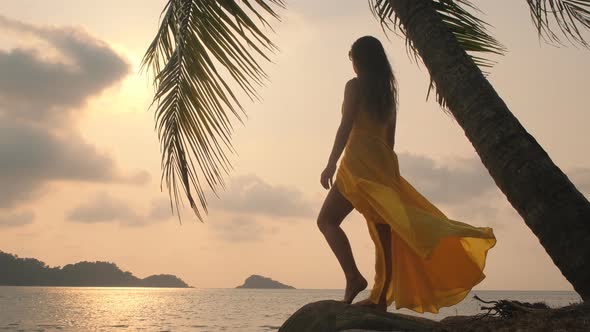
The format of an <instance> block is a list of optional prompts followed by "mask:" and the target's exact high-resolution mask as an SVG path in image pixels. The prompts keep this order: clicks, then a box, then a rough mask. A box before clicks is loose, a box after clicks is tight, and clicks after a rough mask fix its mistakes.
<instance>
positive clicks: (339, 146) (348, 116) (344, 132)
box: [320, 78, 359, 189]
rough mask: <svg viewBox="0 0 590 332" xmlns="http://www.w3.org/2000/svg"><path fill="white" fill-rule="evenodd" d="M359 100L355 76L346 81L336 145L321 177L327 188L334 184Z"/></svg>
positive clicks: (323, 184) (335, 140)
mask: <svg viewBox="0 0 590 332" xmlns="http://www.w3.org/2000/svg"><path fill="white" fill-rule="evenodd" d="M358 102H359V86H358V80H357V79H356V78H353V79H351V80H350V81H348V82H347V83H346V87H345V88H344V101H343V103H342V119H341V120H340V126H338V131H337V132H336V137H335V138H334V145H333V146H332V152H331V153H330V157H329V158H328V165H327V166H326V168H325V169H324V171H323V172H322V175H321V179H320V182H321V183H322V186H323V187H324V188H326V189H328V188H330V186H331V185H332V177H333V176H334V173H335V172H336V163H337V162H338V159H340V155H342V151H344V147H345V146H346V141H347V140H348V135H349V134H350V131H351V130H352V125H353V123H354V117H355V116H356V113H357V112H358V108H359V107H358V106H359V105H358Z"/></svg>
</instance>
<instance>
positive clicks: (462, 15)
mask: <svg viewBox="0 0 590 332" xmlns="http://www.w3.org/2000/svg"><path fill="white" fill-rule="evenodd" d="M368 1H369V6H370V8H371V11H372V13H373V15H374V16H375V17H376V18H377V19H379V22H380V23H381V26H382V27H383V29H384V30H385V29H387V30H390V31H400V32H401V33H402V35H403V36H405V37H406V46H407V50H408V53H409V55H410V56H411V57H413V58H414V60H415V61H417V60H418V58H419V55H418V52H417V51H416V49H415V48H414V46H413V45H412V42H411V40H410V39H409V38H407V35H406V34H405V28H404V27H403V26H402V25H401V23H400V21H399V20H398V19H397V17H396V15H395V11H394V10H393V7H392V6H391V2H390V1H389V0H368ZM431 1H432V6H433V7H434V9H435V10H436V11H437V12H438V14H439V15H440V16H441V19H442V21H443V23H444V24H445V25H446V26H447V27H448V28H449V30H450V31H451V33H452V34H453V35H454V36H455V37H456V38H457V41H458V42H459V44H460V45H461V46H462V47H463V49H464V50H465V51H466V52H467V54H468V55H469V56H470V57H471V59H472V60H473V62H474V63H475V64H477V65H478V67H479V68H480V69H481V70H482V72H483V73H484V74H487V70H488V69H489V68H491V67H492V66H493V65H494V63H495V62H494V61H493V60H491V59H490V58H488V57H487V56H486V55H485V54H488V55H489V54H495V55H503V54H504V53H505V52H506V49H505V47H504V46H503V45H502V44H500V42H498V40H496V39H495V38H494V37H493V36H492V35H490V34H489V32H488V29H487V28H488V27H489V26H490V25H489V24H487V23H486V22H485V21H483V20H482V19H480V18H478V17H477V16H475V15H474V14H472V13H471V11H474V12H478V13H481V11H480V10H479V9H478V8H477V7H475V6H474V5H473V4H472V3H471V1H470V0H431ZM434 88H435V86H434V83H433V82H432V81H431V82H430V85H429V87H428V93H427V98H428V96H429V95H430V91H431V90H432V89H434ZM436 97H437V101H438V103H439V104H440V105H441V106H443V108H444V107H445V101H444V99H443V98H442V97H441V96H440V95H439V94H437V96H436Z"/></svg>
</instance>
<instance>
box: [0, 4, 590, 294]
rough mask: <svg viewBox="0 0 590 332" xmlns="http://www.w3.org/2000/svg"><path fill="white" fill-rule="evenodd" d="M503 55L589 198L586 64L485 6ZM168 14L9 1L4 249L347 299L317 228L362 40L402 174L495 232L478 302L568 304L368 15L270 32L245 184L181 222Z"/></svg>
mask: <svg viewBox="0 0 590 332" xmlns="http://www.w3.org/2000/svg"><path fill="white" fill-rule="evenodd" d="M476 3H477V4H478V5H479V6H480V9H481V10H482V11H483V12H484V14H482V15H484V16H483V18H484V19H485V20H486V21H487V22H489V23H490V24H491V25H492V27H491V32H492V33H493V35H494V36H495V37H496V38H497V39H499V40H500V42H501V43H502V44H503V45H505V46H506V48H507V53H506V55H504V56H502V57H493V58H492V59H494V60H496V61H497V64H496V65H495V67H494V68H493V69H491V71H490V75H489V76H488V78H489V80H490V81H491V83H492V84H493V86H494V87H495V88H496V90H497V91H498V93H499V95H500V96H501V97H502V98H503V99H504V101H505V102H506V103H507V105H508V107H509V108H510V109H511V111H512V112H513V113H514V114H515V115H516V117H517V118H518V119H519V120H520V121H521V123H522V124H523V125H524V127H525V128H526V129H527V130H528V131H529V133H531V134H532V135H533V136H534V137H535V138H536V139H537V141H538V142H539V143H540V144H541V145H542V146H543V147H544V148H545V149H546V151H547V152H548V153H549V155H550V156H551V158H552V159H553V161H554V162H555V163H556V164H557V165H558V166H559V167H560V168H561V169H562V170H563V171H564V172H565V173H566V174H567V175H568V176H569V177H570V179H571V180H572V182H573V183H574V184H575V185H576V186H577V188H578V189H579V190H580V191H582V192H583V193H584V194H585V195H586V197H588V195H590V155H588V154H587V153H585V152H586V151H588V149H589V146H588V142H590V131H588V129H587V124H588V123H590V114H589V112H588V106H587V87H588V86H589V85H590V61H588V60H590V58H589V57H588V55H589V54H590V53H589V52H590V51H588V50H585V49H581V48H577V47H573V46H569V47H557V46H555V45H549V44H546V43H544V42H542V41H540V40H539V38H538V37H537V35H536V31H535V29H534V27H533V24H532V22H531V20H530V18H529V13H528V8H527V7H526V2H525V1H512V2H511V4H510V6H511V8H510V10H506V8H505V7H506V6H507V5H506V4H501V3H497V2H490V1H487V2H486V1H477V2H476ZM164 4H165V1H163V0H126V1H123V2H121V1H115V0H104V1H100V2H94V1H93V2H91V1H78V0H54V1H51V2H49V1H41V0H21V1H18V2H17V1H3V2H0V184H1V185H2V190H1V191H0V250H2V251H5V252H8V253H12V254H16V255H18V256H20V257H34V258H37V259H40V260H42V261H44V262H45V263H47V264H48V265H50V266H63V265H65V264H69V263H74V262H78V261H83V260H86V261H96V260H99V261H112V262H115V263H116V264H117V265H118V266H119V267H121V268H122V269H124V270H128V271H131V272H132V273H134V274H135V275H136V276H138V277H146V276H148V275H151V274H159V273H169V274H175V275H177V276H179V277H180V278H182V279H183V280H185V281H186V282H187V283H189V284H190V285H192V286H195V287H203V288H225V287H235V286H237V285H240V284H242V283H243V281H244V280H245V278H247V277H248V276H249V275H251V274H261V275H264V276H267V277H271V278H273V279H275V280H278V281H281V282H283V283H285V284H289V285H292V286H295V287H297V288H343V287H344V285H345V280H344V276H343V274H342V271H341V269H340V266H339V265H338V262H337V260H336V258H335V257H334V255H333V253H332V252H331V250H330V248H329V247H328V244H327V243H326V241H325V239H324V238H323V235H322V234H321V233H320V232H319V230H318V228H317V226H316V217H317V213H318V211H319V208H320V206H321V204H322V201H323V199H324V197H325V195H326V191H325V190H324V189H323V188H322V187H321V185H320V183H319V176H320V172H321V171H322V170H323V168H324V166H325V165H326V162H327V160H328V155H329V153H330V150H331V147H332V143H333V139H334V135H335V132H336V129H337V127H338V123H339V116H340V106H341V103H342V96H343V89H344V84H345V83H346V81H347V80H348V79H350V78H351V77H353V75H354V72H353V70H352V68H351V64H350V61H349V60H348V56H347V54H348V50H349V48H350V45H351V44H352V42H353V41H354V40H355V39H356V38H358V37H361V36H363V35H374V36H376V37H378V38H379V39H380V40H381V41H382V42H383V44H384V46H385V49H386V51H387V53H388V56H389V59H390V61H391V63H392V66H393V68H394V71H395V74H396V77H397V79H398V82H399V91H400V92H399V104H400V110H399V114H398V121H397V122H398V124H397V126H398V127H397V133H396V135H397V136H396V148H395V149H396V152H397V153H398V155H399V160H400V167H401V173H402V175H403V176H404V177H405V178H406V179H408V181H409V182H410V183H412V184H413V185H414V186H415V187H416V188H417V189H418V190H419V191H420V192H422V193H423V194H424V195H425V196H426V197H427V198H428V199H430V200H431V201H432V202H433V203H435V204H436V205H437V206H438V207H439V208H440V209H441V210H443V211H444V212H445V214H447V216H448V217H449V218H451V219H455V220H460V221H463V222H467V223H469V224H472V225H476V226H488V227H492V228H493V229H494V232H495V234H496V237H497V239H498V243H497V245H496V247H494V248H493V249H492V250H491V251H490V252H489V255H488V260H487V264H486V268H485V273H486V275H487V278H486V279H485V280H484V281H483V282H482V283H481V284H479V285H478V286H476V289H482V290H484V289H485V290H572V287H571V285H570V284H569V283H568V282H567V280H566V279H565V278H564V277H563V276H562V275H561V273H560V272H559V270H558V269H557V268H556V267H555V266H554V264H553V263H552V261H551V259H550V257H549V256H548V255H547V254H546V252H545V250H544V249H543V247H542V246H541V245H540V244H539V242H538V240H537V238H536V237H535V236H534V235H533V233H532V232H531V231H530V230H529V229H528V228H527V227H526V226H525V224H524V222H523V221H522V219H521V218H520V217H519V215H518V214H517V213H516V212H515V210H514V209H513V208H512V207H511V206H510V204H509V203H508V202H507V200H506V198H505V197H504V195H503V194H502V193H501V192H500V191H499V190H498V189H497V188H496V186H495V185H494V183H493V181H492V180H491V178H490V176H489V175H488V173H487V171H486V170H485V169H484V168H483V166H482V165H481V162H480V161H479V159H478V156H477V154H476V153H475V151H474V149H473V147H472V146H471V144H470V143H469V141H468V140H467V139H466V137H465V135H464V134H463V131H462V129H461V128H460V127H459V126H458V125H457V123H456V122H455V121H454V120H453V119H452V117H450V116H449V115H447V114H445V113H444V112H443V111H442V110H441V109H440V107H439V106H438V105H437V104H436V102H435V101H434V100H433V99H432V98H431V99H429V100H426V94H427V88H428V83H429V78H428V75H427V71H426V69H425V68H424V67H422V66H420V65H419V64H416V63H415V62H413V61H412V60H411V59H410V58H408V56H407V54H406V50H405V46H404V40H403V39H401V38H400V37H398V36H396V35H394V34H390V35H389V36H385V35H384V34H383V32H382V30H381V28H380V26H379V24H378V23H377V21H376V20H375V19H374V18H373V17H372V16H371V13H370V11H369V7H368V5H367V3H366V2H364V1H341V0H325V1H321V2H319V1H315V0H299V1H296V0H292V1H288V9H286V10H279V13H280V14H281V17H282V21H281V22H274V23H273V27H274V30H275V31H274V32H272V31H270V30H269V31H268V33H269V35H270V36H271V38H272V39H273V41H275V43H276V44H277V45H278V46H279V48H280V51H279V52H277V53H276V54H274V55H273V56H272V60H273V62H272V63H267V64H265V69H266V71H267V73H268V74H269V81H268V82H266V84H265V86H263V87H261V88H260V89H259V92H260V95H261V97H262V100H261V101H256V102H248V101H245V103H244V106H245V110H246V113H247V115H248V118H247V120H246V121H245V123H244V125H242V124H240V123H238V122H236V123H235V124H236V126H235V127H236V130H235V133H234V136H233V140H232V141H233V143H234V146H235V148H236V150H237V154H235V155H232V156H231V157H230V158H231V160H232V163H233V165H234V169H233V171H232V172H231V173H230V174H229V175H228V176H227V177H226V179H227V181H228V187H227V188H226V190H224V191H222V192H221V193H220V198H219V199H217V198H215V197H213V196H211V197H210V198H209V203H210V211H209V214H208V216H207V217H206V218H205V222H204V223H201V222H199V221H198V220H197V218H196V217H194V215H191V213H190V211H189V209H186V210H183V211H182V213H181V215H182V217H183V218H182V223H179V221H178V219H177V218H176V217H175V216H172V215H171V213H170V209H169V206H168V198H167V194H166V188H164V190H163V191H162V190H161V188H160V176H161V170H160V151H159V143H158V139H157V135H156V132H155V130H154V119H153V109H148V107H149V105H150V103H151V98H152V97H153V87H152V85H151V81H150V80H149V77H147V76H146V75H145V73H141V72H140V71H139V63H140V61H141V58H142V56H143V54H144V52H145V50H146V49H147V46H148V45H149V43H150V42H151V39H152V38H153V37H154V35H155V33H156V30H157V28H158V17H159V14H160V11H161V10H162V8H163V7H164ZM586 35H588V34H586ZM342 227H343V228H344V230H345V232H346V233H347V234H348V236H349V239H350V242H351V245H352V249H353V253H354V256H355V259H356V261H357V264H358V266H359V269H360V270H361V272H362V273H363V274H364V276H365V278H367V279H368V280H372V279H373V277H374V246H373V243H372V241H371V239H370V237H369V234H368V231H367V227H366V224H365V221H364V220H363V218H362V217H361V216H360V215H359V214H358V213H356V212H353V213H352V214H351V215H350V216H349V217H348V218H347V219H346V220H345V221H344V223H343V225H342Z"/></svg>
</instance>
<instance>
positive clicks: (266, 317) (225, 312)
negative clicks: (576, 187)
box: [0, 287, 580, 331]
mask: <svg viewBox="0 0 590 332" xmlns="http://www.w3.org/2000/svg"><path fill="white" fill-rule="evenodd" d="M475 293H477V294H478V295H479V296H480V297H482V298H483V299H486V300H490V299H506V298H507V299H515V300H519V301H528V302H534V301H545V302H546V303H547V304H549V305H551V306H562V305H567V304H570V303H574V302H579V301H580V298H579V296H578V295H577V294H576V293H574V292H567V291H566V292H513V291H475ZM342 294H343V291H342V290H320V289H309V290H307V289H298V290H288V289H274V290H270V289H268V290H254V289H196V288H193V289H167V288H83V287H80V288H76V287H0V330H9V331H18V330H26V331H28V330H35V331H57V330H60V331H64V330H65V331H104V330H122V331H125V330H134V331H135V330H145V331H187V330H189V331H276V330H278V328H279V326H280V325H281V324H282V323H283V322H284V321H285V320H286V319H287V318H288V317H289V316H290V315H291V314H292V313H293V312H295V311H296V310H297V309H299V308H300V307H301V306H303V305H305V304H306V303H309V302H314V301H319V300H326V299H340V297H341V296H342ZM366 296H368V291H365V292H363V293H361V294H360V295H359V299H360V298H363V297H366ZM389 311H394V308H393V307H390V308H389ZM478 311H479V304H478V303H477V302H476V301H474V300H472V299H471V296H468V298H467V299H466V300H465V301H463V302H461V303H460V304H458V305H456V306H454V307H450V308H444V309H443V310H442V311H441V313H440V314H439V315H426V316H425V317H427V318H432V319H442V318H443V317H446V316H449V315H451V316H452V315H456V314H459V315H469V314H475V313H478ZM400 312H402V313H410V314H411V313H412V312H410V311H408V310H405V309H404V310H400Z"/></svg>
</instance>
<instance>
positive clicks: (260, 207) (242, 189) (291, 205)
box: [211, 175, 314, 218]
mask: <svg viewBox="0 0 590 332" xmlns="http://www.w3.org/2000/svg"><path fill="white" fill-rule="evenodd" d="M211 205H212V206H213V207H215V208H219V209H221V210H224V211H228V212H234V213H240V214H252V215H265V216H271V217H295V218H298V217H311V216H313V213H314V211H313V208H312V205H311V203H310V202H309V201H307V200H306V199H305V197H304V195H303V193H302V192H301V191H299V190H298V189H297V188H294V187H287V186H276V185H271V184H268V183H266V182H264V181H263V180H262V179H260V178H259V177H257V176H255V175H248V176H239V177H236V178H234V179H233V180H232V181H231V183H230V185H229V186H228V188H227V189H226V190H225V192H223V193H221V194H220V199H215V200H213V201H212V202H211Z"/></svg>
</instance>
